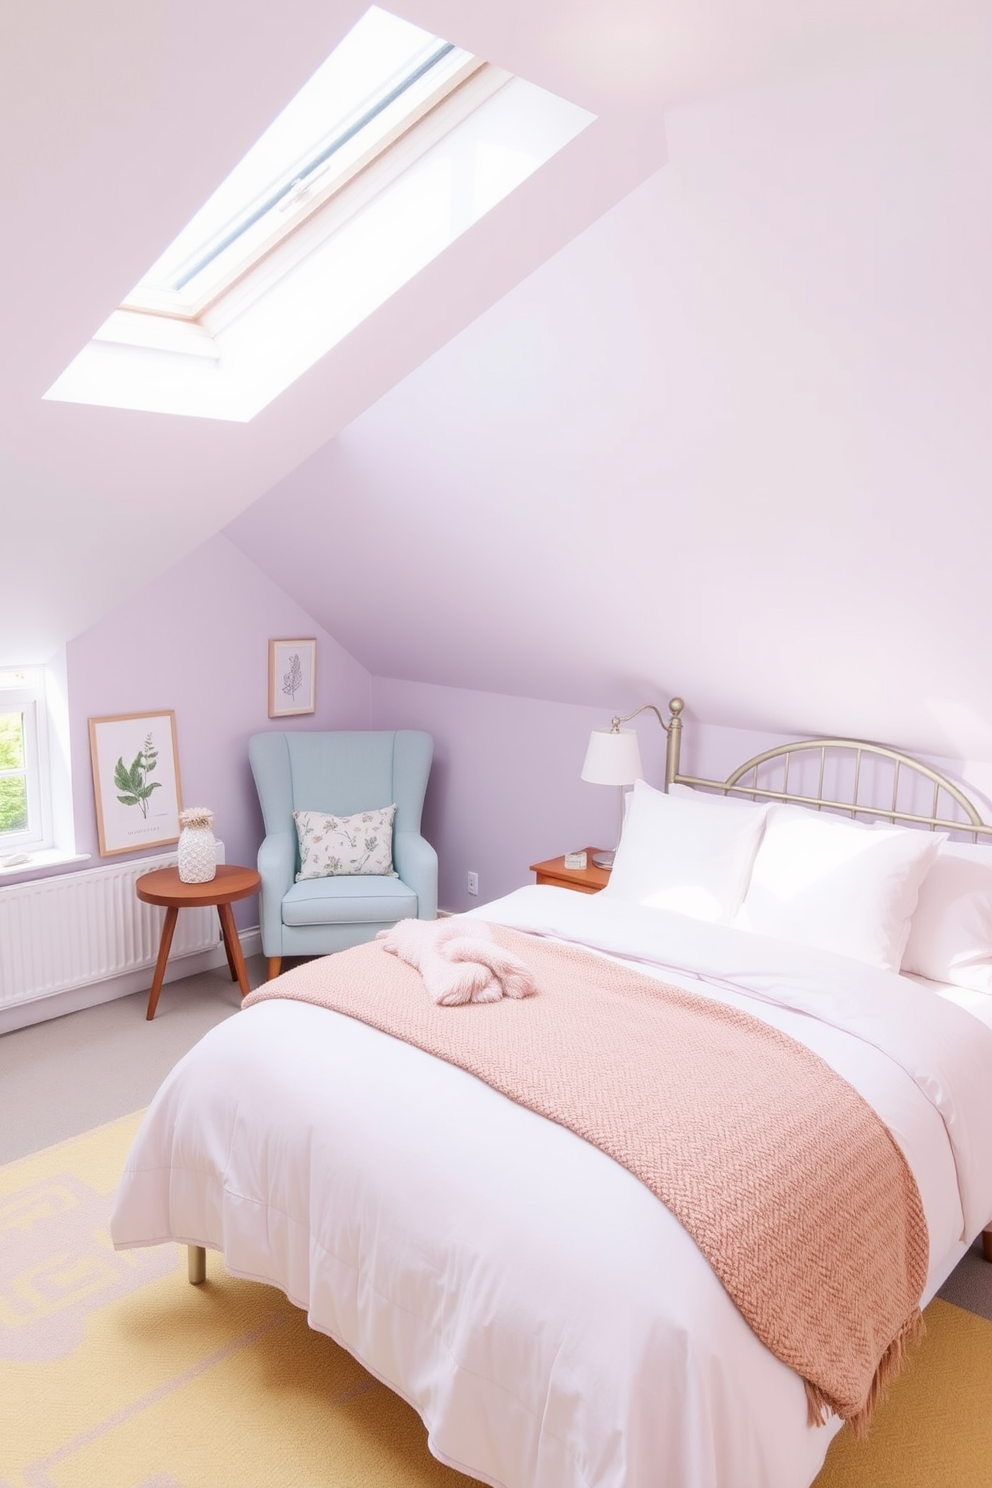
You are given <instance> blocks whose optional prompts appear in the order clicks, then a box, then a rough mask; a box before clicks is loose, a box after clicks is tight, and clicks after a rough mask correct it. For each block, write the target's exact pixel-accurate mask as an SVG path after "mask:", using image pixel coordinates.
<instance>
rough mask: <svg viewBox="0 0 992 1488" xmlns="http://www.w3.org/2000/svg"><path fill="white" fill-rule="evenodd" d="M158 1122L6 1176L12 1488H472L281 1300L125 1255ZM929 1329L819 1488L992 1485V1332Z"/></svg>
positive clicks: (77, 1143) (937, 1316)
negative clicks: (116, 1216)
mask: <svg viewBox="0 0 992 1488" xmlns="http://www.w3.org/2000/svg"><path fill="white" fill-rule="evenodd" d="M138 1119H139V1118H138V1117H137V1116H131V1117H125V1118H124V1119H122V1120H119V1121H116V1122H112V1123H111V1124H109V1125H107V1126H103V1127H100V1128H97V1129H96V1130H94V1131H92V1132H88V1133H85V1134H84V1135H82V1136H80V1137H76V1138H72V1139H70V1140H68V1141H66V1142H63V1143H61V1144H59V1145H58V1146H55V1147H51V1148H48V1149H46V1150H44V1151H42V1152H39V1153H36V1154H34V1155H32V1156H29V1157H25V1158H22V1159H20V1160H18V1161H16V1162H13V1163H10V1164H8V1165H7V1166H5V1167H3V1168H0V1488H255V1485H258V1488H263V1485H264V1488H325V1485H326V1488H468V1485H469V1484H470V1480H469V1479H467V1478H465V1477H463V1476H461V1475H460V1474H459V1473H457V1472H454V1471H452V1470H450V1469H448V1468H445V1467H443V1466H442V1465H441V1464H439V1463H438V1462H436V1461H435V1460H434V1459H433V1458H432V1457H431V1455H430V1453H429V1451H428V1449H427V1443H426V1434H425V1431H424V1428H423V1426H422V1425H421V1423H420V1421H419V1419H418V1417H417V1416H416V1415H415V1413H414V1412H413V1411H412V1410H411V1409H410V1408H409V1407H408V1406H406V1405H405V1404H404V1403H403V1402H402V1401H400V1400H399V1399H397V1397H396V1396H395V1395H393V1394H392V1393H391V1392H390V1391H388V1390H387V1389H385V1387H384V1386H382V1385H381V1384H379V1383H378V1382H377V1381H376V1380H374V1379H373V1378H372V1377H371V1376H369V1375H368V1374H367V1373H366V1372H365V1371H364V1370H363V1369H362V1368H361V1367H360V1366H359V1365H358V1364H356V1363H355V1361H354V1360H353V1359H351V1357H350V1356H349V1355H348V1354H346V1353H345V1352H344V1351H343V1350H341V1349H339V1348H337V1347H336V1346H335V1344H333V1343H332V1342H331V1341H330V1340H329V1339H327V1338H325V1337H323V1336H322V1335H320V1334H316V1333H313V1332H311V1331H310V1330H309V1329H308V1327H307V1325H306V1320H305V1317H304V1314H303V1313H301V1312H300V1311H299V1310H298V1309H297V1308H295V1307H293V1306H292V1305H291V1304H290V1303H288V1302H287V1301H286V1299H285V1298H284V1297H283V1296H282V1295H281V1293H279V1292H277V1291H274V1290H273V1289H271V1288H268V1287H262V1286H257V1285H254V1284H252V1283H250V1282H243V1281H238V1280H235V1279H234V1278H232V1277H229V1276H227V1275H226V1273H224V1271H223V1267H222V1264H221V1262H220V1260H219V1258H218V1257H216V1256H208V1280H207V1282H206V1284H205V1285H204V1286H203V1287H197V1288H194V1287H190V1286H189V1284H188V1282H187V1280H186V1262H185V1251H184V1250H182V1249H180V1248H179V1247H173V1246H161V1247H157V1248H155V1249H150V1250H139V1251H129V1252H124V1253H121V1254H118V1253H116V1252H115V1251H114V1250H113V1248H112V1246H111V1244H110V1238H109V1233H108V1222H109V1213H110V1207H111V1202H112V1195H113V1191H114V1188H115V1186H116V1183H117V1178H118V1175H119V1173H120V1170H121V1166H122V1163H123V1159H124V1155H125V1153H126V1151H127V1147H128V1145H129V1142H130V1139H131V1136H132V1134H133V1132H134V1130H135V1129H136V1127H137V1122H138ZM927 1325H928V1332H927V1337H926V1340H925V1342H924V1344H923V1345H922V1347H921V1348H920V1349H919V1351H918V1353H917V1355H916V1357H915V1358H914V1360H913V1362H912V1364H911V1365H910V1367H909V1368H908V1369H907V1370H906V1371H905V1373H904V1374H903V1376H902V1377H901V1378H900V1380H899V1381H898V1382H897V1384H896V1386H895V1388H894V1389H893V1391H892V1394H891V1396H890V1398H889V1400H888V1402H887V1403H886V1404H885V1405H884V1406H883V1407H882V1408H881V1410H880V1411H879V1413H878V1415H877V1417H876V1420H875V1423H874V1425H873V1428H872V1432H871V1435H870V1437H869V1440H868V1441H867V1443H864V1444H861V1443H855V1442H853V1441H851V1440H849V1439H848V1438H847V1436H846V1435H845V1434H844V1433H842V1434H841V1435H840V1436H839V1437H838V1438H837V1440H836V1441H835V1443H834V1444H833V1446H832V1447H831V1451H830V1455H829V1457H828V1460H827V1464H826V1466H825V1468H824V1470H823V1472H822V1473H821V1475H820V1477H819V1478H818V1479H817V1485H816V1488H992V1322H989V1321H988V1320H987V1319H985V1318H982V1317H978V1316H975V1315H974V1314H973V1313H970V1312H967V1311H965V1310H964V1309H962V1308H959V1307H956V1306H954V1305H953V1304H951V1303H949V1302H946V1301H942V1300H937V1301H935V1302H934V1303H932V1304H931V1306H930V1308H928V1310H927ZM659 1488H665V1485H659ZM733 1488H761V1485H759V1484H744V1483H742V1484H736V1485H733Z"/></svg>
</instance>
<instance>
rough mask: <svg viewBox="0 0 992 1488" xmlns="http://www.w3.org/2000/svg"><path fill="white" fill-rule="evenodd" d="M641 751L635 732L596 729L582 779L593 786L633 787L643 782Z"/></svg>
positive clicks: (587, 753) (591, 739)
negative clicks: (638, 782) (637, 782)
mask: <svg viewBox="0 0 992 1488" xmlns="http://www.w3.org/2000/svg"><path fill="white" fill-rule="evenodd" d="M643 776H644V771H643V769H642V768H641V751H640V747H639V745H638V742H637V734H636V733H635V732H634V730H633V729H620V730H619V731H617V732H614V730H613V729H593V731H592V733H591V734H590V735H589V748H588V749H587V750H586V759H585V764H584V765H583V766H582V779H583V780H589V781H591V782H592V783H593V784H594V785H633V783H634V781H635V780H641V779H643Z"/></svg>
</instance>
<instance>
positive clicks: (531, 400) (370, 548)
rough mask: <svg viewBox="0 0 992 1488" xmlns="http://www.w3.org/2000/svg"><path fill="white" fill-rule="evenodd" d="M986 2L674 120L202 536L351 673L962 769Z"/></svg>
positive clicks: (976, 700)
mask: <svg viewBox="0 0 992 1488" xmlns="http://www.w3.org/2000/svg"><path fill="white" fill-rule="evenodd" d="M990 20H992V11H990V8H989V7H985V8H984V10H983V11H982V13H978V12H977V11H976V12H975V13H973V14H969V15H959V16H957V17H956V18H952V17H950V16H949V15H948V14H947V13H944V15H943V17H942V18H941V20H940V23H939V24H935V25H934V27H933V28H932V30H931V31H930V33H929V34H928V35H926V36H925V37H921V35H920V34H918V33H917V34H913V33H912V32H903V33H901V34H900V35H899V36H898V38H893V37H892V36H891V35H890V36H889V37H888V39H887V42H886V45H884V46H879V47H877V48H874V47H868V48H866V49H865V51H864V52H863V53H861V54H859V55H858V56H856V57H854V58H851V57H848V58H845V59H843V60H841V61H833V62H831V64H830V65H829V66H825V67H824V68H822V69H820V70H819V71H816V72H808V73H806V74H805V75H802V76H798V77H789V78H784V79H783V78H778V79H775V80H773V81H772V82H770V83H768V84H766V85H765V86H763V87H761V88H760V89H755V90H749V91H746V92H735V93H733V94H728V95H726V96H724V97H722V98H720V99H717V100H712V101H709V100H703V101H687V102H685V103H683V104H680V105H678V106H673V107H672V108H671V109H670V110H669V111H668V113H667V116H666V132H667V137H668V147H669V163H668V164H667V165H666V166H665V168H664V169H663V170H661V171H660V172H658V173H656V174H655V175H654V176H653V177H651V178H650V179H649V180H648V181H646V182H645V183H644V184H642V185H641V186H640V187H638V188H637V189H636V190H635V191H634V192H633V193H631V194H630V195H629V196H628V197H627V198H626V199H625V200H624V201H623V202H621V203H620V204H618V205H617V206H616V207H614V208H612V209H611V210H610V211H609V212H608V213H607V214H606V215H605V216H603V217H602V218H601V219H600V220H599V221H597V222H596V223H595V224H593V225H592V226H590V227H589V228H587V229H586V230H585V231H584V232H583V233H582V234H581V235H580V236H578V237H577V238H576V239H575V240H574V241H573V242H572V243H570V244H569V245H568V246H566V247H565V248H564V249H562V250H561V251H560V252H559V253H558V254H557V255H556V256H555V257H554V258H553V259H551V260H550V261H549V262H547V263H546V264H545V265H544V266H543V267H541V268H539V269H538V270H536V271H535V272H534V273H533V274H532V275H531V276H530V277H529V278H528V279H527V280H526V281H525V282H523V283H521V284H520V285H519V286H518V287H517V288H515V289H513V290H512V291H510V292H509V293H508V294H507V295H505V296H504V297H503V299H502V300H500V301H499V303H498V304H496V305H494V306H493V307H492V308H491V309H489V310H488V311H486V312H485V313H484V314H483V315H481V316H480V317H479V318H478V319H477V320H476V321H475V322H474V324H472V325H471V326H470V327H468V328H467V329H466V330H464V331H463V332H462V333H461V334H460V335H458V336H457V337H455V338H454V339H453V340H451V341H450V342H449V343H448V344H447V345H446V346H445V347H444V348H443V349H442V350H440V351H438V352H437V353H436V354H435V355H434V356H433V357H432V358H431V359H430V360H429V361H427V362H426V363H425V364H424V365H422V366H421V367H420V368H418V369H417V370H416V371H415V372H413V373H411V374H410V375H409V376H408V377H407V378H406V379H405V380H404V381H403V382H402V383H401V384H400V385H398V386H397V387H396V388H394V389H393V390H392V391H391V392H389V393H387V394H386V395H385V396H384V397H383V398H381V399H380V400H379V401H378V402H377V403H376V405H375V406H374V407H372V408H371V409H369V410H368V411H367V412H366V413H365V414H364V415H362V416H361V417H360V418H358V419H356V420H355V421H354V422H353V423H352V424H351V425H350V426H349V428H348V429H346V430H345V431H344V432H343V433H342V434H341V435H340V436H339V437H338V438H337V439H336V440H335V441H334V442H333V443H332V444H329V445H327V446H326V447H325V448H324V449H322V450H321V451H319V452H318V453H317V454H315V455H314V456H313V458H312V459H310V460H309V461H308V462H306V463H305V464H303V465H301V466H300V467H299V469H297V470H296V471H295V472H294V473H293V474H292V475H291V476H290V477H289V478H288V479H286V480H285V481H283V482H282V483H280V484H279V485H278V486H277V487H275V488H274V489H273V491H272V492H270V493H269V494H268V495H267V496H266V497H265V498H264V499H262V500H261V501H260V502H259V503H257V504H256V505H255V506H254V507H252V508H251V509H250V510H248V511H247V512H246V513H245V514H244V515H243V516H242V517H241V518H239V519H237V520H236V521H235V522H234V523H233V524H232V526H231V527H230V529H229V531H230V534H231V536H232V537H233V538H234V540H235V541H236V542H237V543H239V545H241V546H242V547H243V548H244V549H245V551H246V552H248V553H249V554H250V555H251V556H252V557H253V558H254V559H255V560H256V561H257V562H258V563H260V564H262V565H263V566H265V567H266V568H267V569H268V571H269V572H270V573H271V574H272V575H273V576H274V577H276V578H277V580H278V581H279V582H280V583H282V584H283V585H284V586H285V587H287V588H291V589H292V590H293V592H294V593H295V594H296V595H297V596H298V598H300V600H301V602H302V603H303V604H304V605H305V606H306V607H307V609H308V610H309V611H310V612H312V613H313V614H314V615H315V616H316V617H317V618H318V619H319V620H320V621H321V623H322V624H323V625H324V626H325V627H326V628H327V629H328V630H330V631H331V632H332V633H333V634H334V635H335V636H337V637H338V638H339V639H340V640H341V641H342V643H343V644H344V645H346V646H347V647H348V648H349V649H350V650H351V651H352V652H353V654H355V655H356V656H357V657H358V659H359V660H361V661H362V662H363V663H364V664H365V665H366V666H367V667H368V668H369V669H370V670H371V671H372V672H373V673H375V674H377V675H380V676H393V677H400V678H407V679H418V680H426V681H433V682H439V683H445V684H449V685H454V686H458V687H473V688H480V689H485V690H489V691H503V692H507V693H517V694H526V695H530V696H534V697H541V698H554V699H560V700H563V701H575V702H585V703H596V704H600V705H602V706H603V708H604V714H605V716H606V717H608V716H609V713H611V712H612V711H614V709H617V710H619V711H624V710H625V709H627V708H630V707H632V706H635V705H637V704H638V703H640V702H642V701H644V700H645V699H646V698H650V699H652V700H655V701H659V702H660V701H662V700H663V699H665V698H667V697H668V696H670V695H671V693H672V692H683V693H684V694H685V695H686V696H687V697H688V698H689V700H690V702H691V704H692V706H693V708H694V711H695V713H696V715H697V716H701V717H703V718H705V719H707V720H708V721H711V722H722V723H726V724H734V725H738V726H745V727H747V726H752V727H761V728H768V729H781V730H782V731H783V732H787V733H788V732H792V731H793V730H806V731H809V732H819V731H825V732H850V733H851V734H853V735H855V736H859V737H874V738H881V739H889V740H893V741H895V742H900V743H902V744H904V745H906V746H907V747H915V748H917V749H919V750H923V751H929V752H931V753H934V754H938V755H944V756H950V757H957V758H964V759H972V760H988V759H990V758H992V667H990V664H989V659H988V658H989V654H990V649H992V648H990V642H992V623H990V619H989V605H988V592H987V591H988V585H987V574H988V566H989V553H990V539H992V508H990V500H989V498H990V494H992V492H990V481H989V477H990V471H992V419H990V417H989V410H990V408H992V397H990V395H992V276H990V274H989V270H988V265H989V262H992V256H990V250H992V175H990V172H989V170H988V163H989V158H990V155H989V146H990V143H992V108H990V103H989V95H988V87H987V77H988V66H987V64H988V58H989V55H990V51H989V48H990V44H992V26H990ZM294 533H295V534H300V535H302V534H305V535H306V536H305V541H296V542H294V541H293V540H292V534H294Z"/></svg>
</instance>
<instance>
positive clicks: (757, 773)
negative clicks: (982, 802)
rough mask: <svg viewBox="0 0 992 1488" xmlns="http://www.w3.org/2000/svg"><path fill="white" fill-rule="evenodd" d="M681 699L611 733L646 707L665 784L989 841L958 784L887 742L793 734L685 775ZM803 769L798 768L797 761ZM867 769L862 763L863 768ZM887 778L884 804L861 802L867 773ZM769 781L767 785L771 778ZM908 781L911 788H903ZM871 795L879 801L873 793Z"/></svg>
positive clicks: (874, 781) (616, 722)
mask: <svg viewBox="0 0 992 1488" xmlns="http://www.w3.org/2000/svg"><path fill="white" fill-rule="evenodd" d="M684 707H685V704H684V702H683V701H682V699H681V698H678V697H675V698H672V699H671V701H670V702H669V704H668V710H669V713H668V718H667V720H666V719H665V718H664V717H663V716H662V714H661V712H660V710H659V709H658V708H656V707H655V705H654V704H653V703H644V704H642V706H641V707H640V708H636V709H635V710H634V712H633V713H628V714H627V716H626V717H625V718H619V717H614V718H613V720H612V722H611V725H610V727H611V730H612V731H613V732H615V733H616V732H619V729H620V725H621V724H623V723H629V722H630V720H631V719H632V718H636V717H637V715H638V713H643V712H645V711H649V712H652V713H654V714H655V716H656V717H657V719H658V722H659V723H660V724H661V726H662V728H663V729H664V730H665V734H666V736H667V747H666V751H665V788H666V790H667V789H668V787H669V786H670V785H689V786H692V787H693V788H695V789H700V790H708V791H719V792H720V793H722V794H723V795H725V796H743V797H746V798H748V799H749V800H752V801H785V802H788V803H789V804H794V805H797V806H809V807H812V808H814V809H815V810H817V811H837V812H843V813H844V814H845V815H847V816H851V817H859V816H865V817H871V818H873V819H874V820H879V819H881V820H883V821H890V822H902V823H906V824H907V825H910V826H914V827H925V828H927V829H929V830H930V831H931V832H936V831H943V832H954V833H956V834H959V835H962V836H968V837H971V838H972V840H973V841H975V842H978V841H979V840H989V841H992V826H990V825H988V824H987V823H986V822H985V821H984V820H983V819H982V813H981V811H980V810H979V808H978V807H977V806H976V805H975V803H974V801H972V800H971V799H970V798H969V797H968V796H967V795H966V794H965V793H964V791H963V790H962V789H961V787H960V786H958V785H955V783H954V781H953V780H950V779H949V778H948V777H947V776H946V775H943V774H941V772H940V771H939V770H935V769H933V768H932V767H931V766H930V765H926V764H924V763H923V762H922V760H917V759H914V758H913V756H912V755H909V754H905V753H904V752H903V751H902V750H900V749H892V748H890V747H889V746H888V745H887V744H874V743H871V742H870V741H869V740H867V739H842V738H832V737H826V736H825V737H822V738H813V739H795V740H790V741H788V742H787V743H785V744H778V745H776V746H775V747H774V748H773V749H765V750H763V751H762V752H761V753H760V754H756V755H753V756H752V758H751V759H749V760H745V762H744V764H742V765H738V766H737V768H736V769H735V770H733V771H732V772H731V773H730V774H729V775H728V776H727V777H726V779H725V780H715V779H714V780H710V779H707V778H706V777H705V776H702V775H689V774H686V773H685V772H683V771H682V769H681V752H682V727H683V725H682V711H683V709H684ZM797 759H798V760H799V761H800V762H801V763H800V771H801V772H802V773H804V775H805V776H806V777H807V778H806V779H805V780H804V782H803V784H802V785H800V786H797V787H795V788H793V789H791V790H790V788H789V775H790V770H791V769H792V767H793V763H794V761H796V760H797ZM810 763H811V764H812V765H813V767H814V769H815V770H816V780H815V790H810V789H809V788H808V776H809V767H808V766H809V764H810ZM804 765H805V766H806V767H807V768H806V769H805V771H802V766H804ZM866 767H867V768H866ZM776 771H780V772H781V781H780V783H778V784H776V783H774V782H775V778H776ZM828 773H829V775H830V776H831V777H832V778H833V779H836V780H841V779H844V778H847V779H848V780H849V781H850V787H851V788H850V791H849V793H848V795H847V797H846V798H841V796H840V795H839V793H838V792H836V791H835V792H833V793H832V794H827V793H825V784H826V781H827V777H828ZM886 773H887V774H888V775H889V777H890V782H889V784H890V787H891V789H890V794H889V797H888V799H889V804H888V805H885V806H883V805H876V804H875V801H867V800H866V801H862V799H861V788H862V785H863V783H864V781H865V779H866V777H870V784H871V786H872V788H873V790H874V791H877V788H878V786H879V784H880V783H881V782H880V779H879V777H880V775H882V774H886ZM770 782H771V783H770ZM907 785H908V791H907ZM924 792H925V794H926V795H927V796H928V797H929V803H930V810H929V811H924V810H920V809H914V807H915V806H916V803H917V801H918V800H919V798H920V797H921V795H922V794H923V793H924ZM906 794H909V795H910V796H911V801H910V804H909V805H906V806H900V804H899V800H900V795H903V796H905V795H906ZM876 799H880V797H879V796H876Z"/></svg>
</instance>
